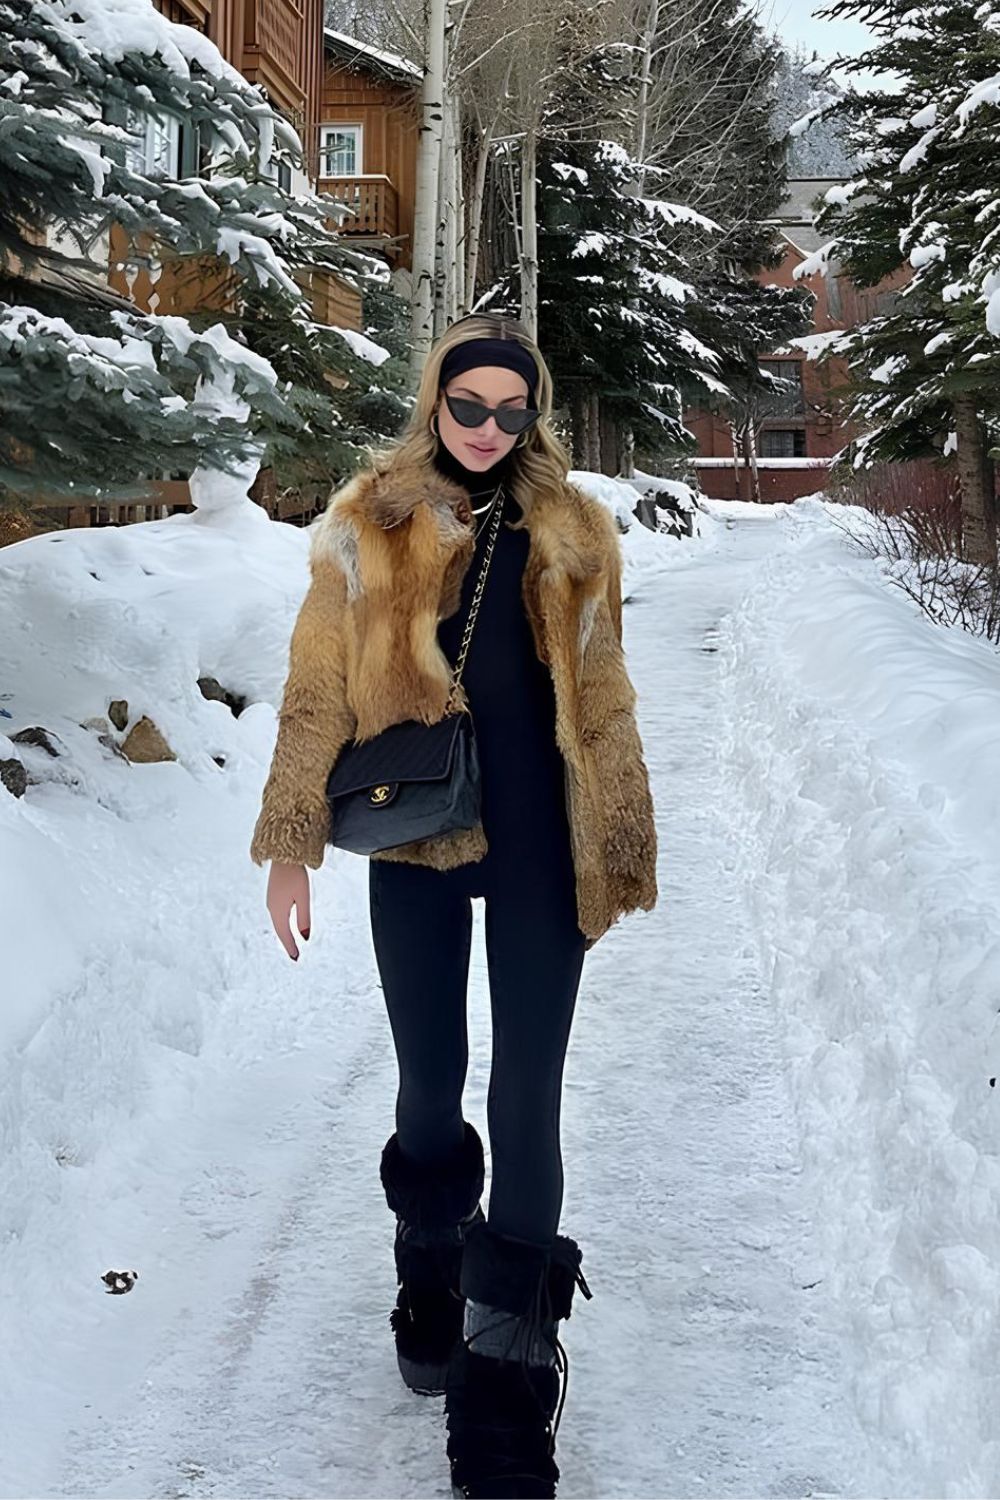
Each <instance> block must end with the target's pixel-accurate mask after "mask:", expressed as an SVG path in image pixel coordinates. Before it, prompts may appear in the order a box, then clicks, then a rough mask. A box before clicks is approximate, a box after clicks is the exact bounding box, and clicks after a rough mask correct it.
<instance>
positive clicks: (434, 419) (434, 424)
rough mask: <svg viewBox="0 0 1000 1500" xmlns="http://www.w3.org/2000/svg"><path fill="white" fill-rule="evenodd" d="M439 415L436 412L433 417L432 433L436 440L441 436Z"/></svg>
mask: <svg viewBox="0 0 1000 1500" xmlns="http://www.w3.org/2000/svg"><path fill="white" fill-rule="evenodd" d="M437 415H438V414H437V412H434V413H433V414H432V416H431V432H433V434H434V436H435V437H436V438H439V437H440V436H441V434H440V433H439V432H438V430H437Z"/></svg>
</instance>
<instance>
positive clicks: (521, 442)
mask: <svg viewBox="0 0 1000 1500" xmlns="http://www.w3.org/2000/svg"><path fill="white" fill-rule="evenodd" d="M527 446H528V434H527V433H526V432H522V434H521V436H520V437H519V438H518V440H517V442H516V443H515V444H514V447H515V448H527Z"/></svg>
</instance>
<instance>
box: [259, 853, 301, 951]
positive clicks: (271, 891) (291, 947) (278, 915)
mask: <svg viewBox="0 0 1000 1500" xmlns="http://www.w3.org/2000/svg"><path fill="white" fill-rule="evenodd" d="M293 906H294V907H295V917H296V922H297V925H298V929H299V931H300V933H301V934H302V936H303V937H304V938H308V936H309V873H308V871H307V870H306V867H305V865H285V864H279V863H277V862H276V861H275V860H272V861H271V870H270V873H269V875H268V877H267V909H268V912H269V913H270V916H271V922H272V925H273V927H274V930H275V932H276V933H277V934H278V937H279V939H280V940H281V946H282V947H283V948H284V950H285V952H286V953H287V954H288V956H289V958H298V956H299V950H298V948H297V947H296V946H295V939H294V937H293V936H292V928H291V913H292V907H293Z"/></svg>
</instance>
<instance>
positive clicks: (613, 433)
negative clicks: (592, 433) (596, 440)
mask: <svg viewBox="0 0 1000 1500" xmlns="http://www.w3.org/2000/svg"><path fill="white" fill-rule="evenodd" d="M619 467H620V466H619V461H618V421H617V419H616V418H615V417H613V416H612V415H611V413H610V412H608V411H607V410H606V409H602V411H601V469H600V472H601V473H602V474H608V475H610V476H611V478H614V476H615V475H616V474H617V473H618V472H619Z"/></svg>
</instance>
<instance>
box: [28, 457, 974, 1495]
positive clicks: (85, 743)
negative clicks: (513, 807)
mask: <svg viewBox="0 0 1000 1500" xmlns="http://www.w3.org/2000/svg"><path fill="white" fill-rule="evenodd" d="M575 477H576V478H578V479H579V478H580V477H581V476H579V475H577V476H575ZM592 484H593V487H594V489H595V491H596V492H599V493H600V494H601V496H602V498H603V499H605V500H606V501H607V502H608V503H612V504H615V496H614V495H613V494H612V493H611V491H610V489H609V484H610V482H609V481H602V480H600V479H598V478H597V477H596V476H595V478H594V480H593V481H592ZM620 498H621V497H620V495H619V496H618V499H619V500H620ZM616 508H618V507H617V506H616ZM833 514H835V515H836V517H837V518H838V520H840V521H841V522H842V521H843V520H844V519H845V518H846V519H849V517H850V513H848V512H844V511H842V510H837V511H836V512H835V513H833ZM698 522H699V534H698V535H697V536H696V537H695V538H694V539H691V540H686V541H683V542H678V541H675V540H673V539H670V538H667V537H665V536H657V535H654V534H652V533H650V532H648V531H645V530H644V529H642V528H639V527H638V526H635V527H633V529H632V530H631V531H630V532H629V534H628V535H627V536H625V537H624V538H623V545H624V549H625V553H626V564H627V567H626V576H625V584H624V592H625V595H626V598H627V600H628V601H629V602H628V604H627V606H626V609H625V640H626V648H627V652H628V657H629V663H630V668H631V672H632V676H633V679H634V681H635V683H636V686H637V689H638V693H639V713H640V725H641V728H642V731H643V738H644V743H645V745H646V751H647V759H648V763H649V767H650V772H651V775H652V778H653V785H654V797H655V800H656V805H657V816H658V824H659V831H660V842H661V891H662V896H661V902H660V905H659V906H658V907H657V909H656V910H655V911H653V912H651V913H642V914H637V915H635V916H633V917H631V918H628V919H626V920H625V921H623V922H622V923H621V924H620V925H619V926H618V927H616V928H615V929H613V930H612V932H611V933H609V934H608V935H607V936H606V937H605V938H604V939H602V941H601V943H600V944H598V946H597V947H596V948H595V949H594V951H593V953H591V954H590V955H588V958H587V962H586V965H585V969H584V977H583V983H582V986H581V993H580V1000H579V1002H578V1007H577V1015H576V1019H575V1022H574V1031H573V1035H572V1038H571V1042H570V1052H569V1056H568V1059H567V1068H566V1082H565V1091H564V1102H563V1117H562V1118H563V1154H564V1163H565V1173H566V1196H565V1204H564V1210H563V1220H562V1223H563V1227H564V1229H565V1231H566V1232H567V1233H570V1234H572V1235H574V1236H575V1237H576V1238H577V1239H578V1240H579V1241H580V1244H581V1246H582V1248H583V1252H584V1270H585V1272H586V1274H587V1278H588V1281H589V1283H590V1285H591V1288H592V1289H593V1292H594V1298H593V1301H591V1302H583V1301H582V1300H581V1299H578V1300H577V1302H576V1305H575V1307H574V1312H573V1317H572V1319H571V1320H570V1321H569V1323H568V1324H567V1325H566V1326H565V1328H564V1330H563V1342H564V1343H565V1345H566V1348H567V1351H568V1353H569V1359H570V1384H569V1391H568V1395H567V1403H566V1410H565V1412H564V1415H563V1420H562V1425H561V1428H560V1433H559V1445H558V1459H559V1462H560V1466H561V1468H562V1472H563V1479H562V1483H561V1485H560V1494H561V1496H564V1497H566V1500H568V1497H571V1496H611V1495H620V1496H657V1497H659V1496H666V1495H672V1496H694V1495H698V1496H701V1495H705V1496H709V1495H730V1496H747V1495H775V1496H778V1495H780V1496H803V1497H804V1496H807V1495H812V1496H815V1495H820V1494H823V1495H832V1494H837V1495H843V1496H863V1495H879V1496H886V1497H889V1496H892V1497H896V1496H904V1495H905V1496H994V1495H1000V1454H998V1445H997V1434H998V1419H997V1416H996V1413H997V1411H998V1410H1000V1399H998V1398H1000V1390H998V1377H997V1374H996V1360H995V1357H994V1351H995V1340H996V1337H997V1332H998V1329H1000V1283H998V1264H1000V1262H998V1248H1000V1247H998V1228H997V1208H996V1205H997V1201H998V1196H1000V1180H998V1178H1000V1174H998V1165H997V1131H996V1129H995V1127H994V1124H993V1116H994V1112H995V1111H996V1110H997V1108H998V1107H1000V1097H998V1090H996V1089H994V1088H992V1087H991V1084H990V1080H991V1078H993V1077H995V1076H996V1075H997V1074H998V1073H1000V1059H998V1055H997V1051H996V1041H997V1038H996V1035H995V1031H996V1022H997V1011H998V1007H1000V839H998V836H997V835H998V829H1000V785H998V779H997V774H996V767H997V765H998V764H1000V758H998V753H997V752H998V750H1000V658H998V656H997V654H996V653H995V652H994V651H993V650H992V649H991V648H989V647H988V646H987V645H985V644H984V643H982V642H979V641H977V640H974V639H972V638H970V637H968V636H966V635H964V634H962V633H961V632H959V631H957V630H952V631H949V630H944V629H941V628H938V627H935V626H932V625H931V624H930V623H929V622H928V621H927V620H926V619H925V618H924V617H923V616H922V615H920V613H919V612H918V611H917V609H916V607H915V605H914V604H913V603H912V601H911V600H909V599H908V598H907V597H906V596H905V595H904V594H903V593H902V592H901V591H899V590H896V589H893V588H892V587H891V586H890V585H889V583H888V582H887V580H886V579H885V578H884V577H883V576H882V575H881V572H880V570H879V568H878V567H877V566H876V564H874V563H873V562H872V561H871V560H870V559H869V558H868V557H866V556H865V555H863V554H862V553H861V552H860V551H856V550H855V549H853V548H852V546H851V544H850V541H849V539H848V538H847V537H845V535H844V534H843V532H842V531H841V530H840V529H839V528H838V527H837V526H836V525H834V524H833V522H832V520H831V512H828V510H827V507H826V506H825V505H824V503H823V502H821V501H819V500H810V501H803V502H799V503H798V504H797V505H795V506H791V507H783V506H778V507H751V506H745V505H735V504H733V505H726V504H710V505H709V506H708V507H707V513H705V514H701V515H699V517H698ZM306 544H307V537H306V535H305V534H304V533H303V532H301V531H298V530H296V529H295V528H292V527H288V526H283V525H280V524H279V525H275V524H272V523H271V522H269V521H268V520H267V518H266V517H265V516H264V515H263V513H262V512H260V511H259V510H257V509H256V508H254V507H251V506H249V504H247V505H246V506H245V507H230V508H225V507H223V508H220V509H218V510H216V511H211V510H207V511H206V512H205V513H203V514H195V515H192V516H177V517H174V518H173V519H172V520H169V521H162V522H155V523H150V524H147V525H144V526H133V527H129V528H124V529H122V530H102V531H98V532H91V533H88V532H85V531H81V532H70V533H59V534H57V535H55V536H50V537H45V538H36V539H32V540H30V541H27V542H22V543H18V544H16V545H14V546H11V547H8V548H5V549H3V551H0V640H2V642H3V649H2V659H3V669H2V670H3V675H2V678H0V729H5V730H6V732H7V734H12V733H15V732H16V731H17V730H19V729H21V728H24V727H27V726H30V725H37V724H40V725H44V726H45V727H46V728H47V729H48V730H49V731H51V732H52V734H53V735H54V736H57V737H58V742H59V748H60V750H61V754H60V755H59V757H58V758H56V759H53V758H51V757H50V756H49V755H48V754H47V752H46V751H45V750H44V749H41V748H31V747H25V746H23V745H18V746H13V745H11V744H9V743H8V742H7V741H6V740H5V739H4V738H3V735H2V734H0V759H3V758H6V757H10V756H12V755H14V754H15V753H16V754H17V755H19V756H20V758H21V759H23V761H24V763H25V765H26V766H27V768H28V770H29V773H30V775H31V777H32V778H33V784H31V785H29V787H28V790H27V794H26V795H25V796H24V797H23V798H19V799H18V798H15V797H13V796H11V795H9V794H7V793H6V792H4V791H3V790H2V789H0V851H2V853H0V909H2V910H3V913H4V944H3V961H4V984H3V1001H4V1003H3V1005H2V1007H0V1327H2V1328H3V1331H4V1337H3V1341H2V1344H0V1494H2V1495H3V1496H6V1497H12V1496H18V1497H23V1496H28V1495H32V1496H43V1495H44V1496H48V1495H73V1496H118V1497H126V1496H129V1497H134V1496H170V1497H176V1496H182V1495H183V1496H193V1497H201V1496H209V1495H211V1496H215V1497H222V1496H226V1497H228V1496H237V1495H238V1496H247V1497H252V1496H287V1495H292V1494H294V1495H300V1496H317V1497H319V1496H323V1497H327V1496H369V1497H378V1496H429V1495H442V1496H444V1495H448V1494H449V1493H450V1489H449V1485H448V1479H447V1464H446V1461H445V1458H444V1429H443V1415H442V1404H441V1402H440V1400H438V1401H434V1400H428V1399H427V1398H420V1397H417V1396H413V1395H412V1394H411V1393H410V1392H408V1391H407V1390H406V1389H405V1388H404V1387H403V1385H402V1383H401V1382H400V1380H399V1376H398V1372H397V1370H396V1366H395V1358H394V1352H393V1348H392V1341H391V1340H392V1336H391V1330H390V1329H389V1325H388V1310H389V1308H390V1307H391V1306H392V1303H393V1300H394V1292H395V1283H394V1276H393V1266H392V1224H391V1219H390V1215H389V1212H388V1210H387V1208H386V1206H385V1201H384V1198H383V1196H382V1190H381V1187H380V1184H379V1181H378V1156H379V1153H380V1151H381V1147H382V1144H383V1142H384V1140H385V1139H386V1137H387V1136H388V1134H389V1132H390V1131H391V1129H392V1125H393V1105H394V1094H395V1084H396V1069H395V1061H394V1057H393V1053H392V1046H391V1037H390V1032H389V1028H388V1022H387V1020H386V1017H385V1013H384V1007H383V1005H382V999H381V994H380V990H379V986H378V980H377V971H376V968H375V963H374V956H373V953H372V950H371V944H370V935H369V930H368V925H367V883H366V876H367V869H366V863H365V861H364V860H362V859H359V858H356V857H354V856H351V855H348V854H345V853H343V852H342V851H330V853H329V854H328V858H327V863H326V865H325V867H324V869H323V870H322V871H321V872H319V873H318V874H317V875H314V876H312V877H311V879H312V883H313V890H314V907H313V933H312V936H311V938H310V940H309V942H308V943H305V944H303V945H302V948H303V954H302V958H301V959H300V961H299V962H298V963H297V964H293V963H291V962H290V961H289V959H288V957H287V956H286V954H285V953H284V951H283V950H282V948H281V946H280V944H279V943H278V940H277V939H276V937H275V936H274V934H273V932H272V930H271V927H270V922H269V919H268V917H267V913H266V910H265V907H264V887H265V880H266V875H265V872H264V871H263V870H258V869H257V868H256V867H255V866H254V865H252V864H251V863H250V860H249V856H248V852H247V846H248V844H249V838H250V833H251V831H252V827H253V822H254V820H255V818H256V813H257V808H258V806H259V797H260V791H261V787H262V784H263V780H264V776H265V774H266V770H267V764H268V761H269V757H270V750H271V745H272V743H273V737H274V732H275V727H276V726H275V712H274V705H275V704H276V703H277V701H278V699H279V695H280V688H281V683H282V681H283V677H284V669H285V652H286V650H287V642H288V635H289V631H290V627H291V622H292V620H293V618H294V614H295V610H296V608H297V605H298V601H299V599H300V598H301V594H302V590H303V589H304V587H305V582H306V576H307V574H306ZM205 676H212V677H215V678H217V679H218V681H219V682H220V683H221V684H222V686H223V687H224V688H226V689H227V690H229V691H230V692H233V693H236V694H239V695H241V696H244V697H246V698H247V699H248V700H249V701H250V706H249V707H247V708H246V709H245V710H244V711H243V713H242V714H241V715H240V716H239V717H238V718H236V717H234V716H233V715H232V714H231V713H230V711H229V709H228V708H227V707H226V706H224V705H223V704H221V703H218V702H211V701H208V700H206V699H205V698H203V697H202V695H201V692H200V691H199V689H198V686H197V680H198V678H199V677H205ZM115 699H124V700H126V701H127V703H128V712H129V720H128V725H129V727H130V726H131V725H132V724H133V723H134V722H135V721H136V720H137V719H138V718H139V717H140V716H141V715H142V714H143V713H145V714H148V715H149V717H150V718H151V719H153V720H154V721H155V723H156V724H157V726H158V727H159V729H160V730H161V731H162V732H163V734H164V735H165V737H166V739H167V741H168V742H169V744H170V746H171V748H172V749H173V751H174V753H175V754H176V756H177V759H176V760H175V761H166V762H160V763H155V764H150V765H130V764H128V763H127V762H126V761H124V760H122V759H120V758H119V757H118V756H117V755H116V754H115V752H114V750H113V749H112V748H111V742H113V741H115V740H120V739H121V738H122V737H123V735H122V733H121V732H120V731H118V730H116V729H111V728H109V729H108V731H107V734H106V736H105V738H106V740H107V741H108V743H106V744H105V743H102V742H101V740H100V739H99V738H98V732H97V730H96V729H95V728H81V727H80V725H81V723H82V722H83V721H86V720H88V719H92V718H94V717H95V716H102V715H106V714H107V711H108V706H109V703H110V702H111V701H112V700H115ZM220 761H221V762H222V763H221V764H220V763H219V762H220ZM36 778H37V779H36ZM475 911H476V932H475V943H474V948H473V972H472V982H471V986H470V1028H471V1029H470V1045H471V1052H472V1060H471V1064H470V1073H469V1084H468V1090H467V1095H466V1109H467V1113H468V1115H469V1117H470V1118H471V1119H472V1120H473V1121H474V1122H475V1123H476V1124H477V1126H478V1127H479V1128H480V1131H481V1133H482V1134H483V1135H484V1139H486V1134H485V1114H486V1110H485V1102H486V1090H487V1085H488V1079H489V1000H488V991H487V988H486V978H485V963H484V956H483V947H482V910H481V903H479V902H477V903H476V905H475ZM488 1165H489V1163H488V1159H487V1167H488ZM109 1268H115V1269H136V1270H137V1271H138V1272H139V1279H138V1281H137V1282H136V1285H135V1288H134V1290H133V1291H132V1292H131V1293H129V1294H127V1295H124V1296H117V1297H113V1296H109V1295H107V1294H106V1293H105V1291H104V1287H103V1285H102V1284H101V1281H100V1279H99V1278H100V1277H101V1275H102V1273H103V1272H105V1271H106V1270H108V1269H109Z"/></svg>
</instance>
